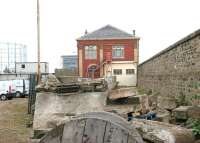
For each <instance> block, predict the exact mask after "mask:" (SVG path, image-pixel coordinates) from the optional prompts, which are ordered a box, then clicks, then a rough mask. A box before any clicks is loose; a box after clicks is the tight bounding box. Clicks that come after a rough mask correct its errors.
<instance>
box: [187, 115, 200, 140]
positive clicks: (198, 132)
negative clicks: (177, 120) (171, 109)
mask: <svg viewBox="0 0 200 143" xmlns="http://www.w3.org/2000/svg"><path fill="white" fill-rule="evenodd" d="M186 125H187V127H188V128H191V129H192V131H193V133H194V135H195V136H200V119H192V118H190V119H188V120H187V122H186Z"/></svg>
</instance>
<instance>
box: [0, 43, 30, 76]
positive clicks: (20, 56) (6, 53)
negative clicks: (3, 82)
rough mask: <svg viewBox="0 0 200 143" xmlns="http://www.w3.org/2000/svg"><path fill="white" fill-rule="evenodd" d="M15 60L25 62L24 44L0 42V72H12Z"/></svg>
mask: <svg viewBox="0 0 200 143" xmlns="http://www.w3.org/2000/svg"><path fill="white" fill-rule="evenodd" d="M16 62H27V47H26V45H23V44H17V43H0V73H14V72H15V63H16Z"/></svg>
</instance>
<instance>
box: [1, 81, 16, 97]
mask: <svg viewBox="0 0 200 143" xmlns="http://www.w3.org/2000/svg"><path fill="white" fill-rule="evenodd" d="M15 93H16V91H15V85H14V84H13V82H12V81H0V99H1V100H7V99H11V98H12V97H13V96H14V95H15Z"/></svg>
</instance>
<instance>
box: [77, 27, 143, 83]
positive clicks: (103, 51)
mask: <svg viewBox="0 0 200 143" xmlns="http://www.w3.org/2000/svg"><path fill="white" fill-rule="evenodd" d="M77 48H78V71H79V76H81V77H92V78H99V77H108V76H116V78H117V81H118V82H119V85H123V86H136V84H137V65H138V56H139V38H138V37H136V36H135V34H134V33H133V34H128V33H126V32H124V31H122V30H120V29H118V28H115V27H113V26H111V25H106V26H104V27H102V28H100V29H98V30H96V31H94V32H92V33H85V35H83V36H82V37H80V38H78V39H77Z"/></svg>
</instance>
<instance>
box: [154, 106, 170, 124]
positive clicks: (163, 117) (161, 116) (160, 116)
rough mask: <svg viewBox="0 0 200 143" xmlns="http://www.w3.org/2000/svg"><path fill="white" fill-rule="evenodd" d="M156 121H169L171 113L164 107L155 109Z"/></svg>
mask: <svg viewBox="0 0 200 143" xmlns="http://www.w3.org/2000/svg"><path fill="white" fill-rule="evenodd" d="M156 113H157V114H156V117H157V118H156V121H160V122H165V123H169V122H170V120H171V113H170V112H169V111H167V110H165V109H159V108H157V109H156Z"/></svg>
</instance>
